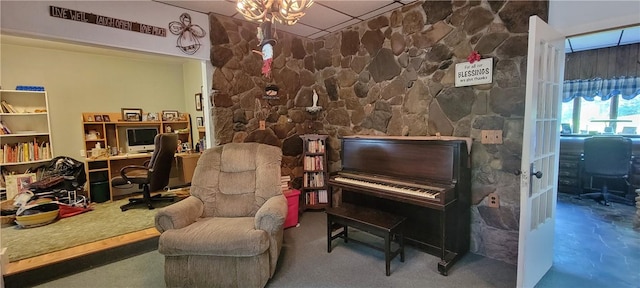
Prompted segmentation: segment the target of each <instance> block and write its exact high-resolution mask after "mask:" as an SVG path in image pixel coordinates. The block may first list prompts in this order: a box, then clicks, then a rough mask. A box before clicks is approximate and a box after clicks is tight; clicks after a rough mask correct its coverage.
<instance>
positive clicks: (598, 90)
mask: <svg viewBox="0 0 640 288" xmlns="http://www.w3.org/2000/svg"><path fill="white" fill-rule="evenodd" d="M616 95H622V99H625V100H630V99H633V98H634V97H636V96H638V95H640V77H619V78H612V79H602V78H596V79H587V80H584V79H580V80H568V81H564V89H563V92H562V102H569V101H571V100H573V99H575V98H576V97H582V98H584V99H585V100H587V101H593V100H594V99H595V97H596V96H597V97H600V98H601V99H602V100H609V99H611V97H613V96H616Z"/></svg>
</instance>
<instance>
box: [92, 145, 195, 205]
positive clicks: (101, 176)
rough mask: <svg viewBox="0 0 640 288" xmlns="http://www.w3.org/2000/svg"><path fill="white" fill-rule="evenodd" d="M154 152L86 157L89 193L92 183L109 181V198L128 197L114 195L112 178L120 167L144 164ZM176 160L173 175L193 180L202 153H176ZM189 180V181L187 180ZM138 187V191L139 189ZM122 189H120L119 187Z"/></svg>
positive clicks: (182, 179)
mask: <svg viewBox="0 0 640 288" xmlns="http://www.w3.org/2000/svg"><path fill="white" fill-rule="evenodd" d="M151 155H152V153H137V154H122V155H116V156H108V157H99V158H86V159H85V160H84V162H85V173H86V174H87V185H86V187H87V188H86V191H87V195H91V184H92V183H93V184H95V183H100V182H105V181H106V182H107V183H108V185H109V188H108V189H109V196H108V198H109V199H108V200H117V199H122V198H127V197H129V196H131V195H114V189H112V187H111V179H112V178H113V177H116V176H118V175H120V169H122V168H123V167H125V166H128V165H142V164H143V163H144V162H145V161H147V160H149V159H151ZM175 157H176V161H175V162H174V164H173V166H172V169H171V177H172V178H174V176H175V175H178V173H179V179H180V181H181V182H191V178H192V177H193V171H194V170H195V168H196V163H197V162H198V159H199V158H200V153H193V154H191V153H176V155H175ZM187 180H188V181H187ZM134 188H136V191H137V190H139V189H137V187H134ZM117 190H120V189H117ZM151 192H155V191H151Z"/></svg>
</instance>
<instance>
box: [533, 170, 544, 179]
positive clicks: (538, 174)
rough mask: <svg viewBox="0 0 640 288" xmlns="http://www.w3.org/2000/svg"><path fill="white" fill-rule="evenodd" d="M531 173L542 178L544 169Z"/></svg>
mask: <svg viewBox="0 0 640 288" xmlns="http://www.w3.org/2000/svg"><path fill="white" fill-rule="evenodd" d="M531 175H533V176H536V178H538V179H540V178H542V171H538V172H536V173H531Z"/></svg>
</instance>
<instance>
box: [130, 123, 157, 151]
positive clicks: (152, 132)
mask: <svg viewBox="0 0 640 288" xmlns="http://www.w3.org/2000/svg"><path fill="white" fill-rule="evenodd" d="M156 135H158V128H155V127H135V128H127V152H128V153H144V152H151V151H153V149H154V148H155V143H154V140H155V137H156Z"/></svg>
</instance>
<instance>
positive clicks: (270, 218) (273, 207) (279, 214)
mask: <svg viewBox="0 0 640 288" xmlns="http://www.w3.org/2000/svg"><path fill="white" fill-rule="evenodd" d="M287 210H288V206H287V198H285V197H284V195H283V194H280V195H276V196H273V197H271V198H269V199H268V200H267V202H265V203H264V204H263V205H262V207H260V209H258V212H257V213H256V216H255V225H256V228H257V229H260V230H264V231H267V232H269V233H270V234H274V233H276V232H278V231H279V230H280V229H281V228H282V226H283V225H284V221H285V219H286V218H287Z"/></svg>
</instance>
